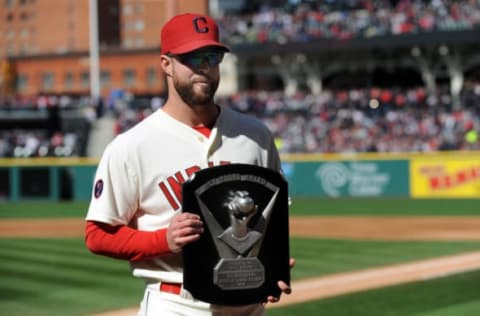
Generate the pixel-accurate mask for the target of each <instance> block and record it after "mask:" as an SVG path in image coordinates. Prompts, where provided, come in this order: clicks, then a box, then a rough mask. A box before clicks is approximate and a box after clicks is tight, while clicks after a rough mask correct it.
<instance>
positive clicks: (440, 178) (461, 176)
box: [410, 155, 480, 198]
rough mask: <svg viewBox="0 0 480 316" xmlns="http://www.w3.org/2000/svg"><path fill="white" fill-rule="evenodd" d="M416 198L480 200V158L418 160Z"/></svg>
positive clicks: (413, 164)
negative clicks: (479, 198)
mask: <svg viewBox="0 0 480 316" xmlns="http://www.w3.org/2000/svg"><path fill="white" fill-rule="evenodd" d="M410 172H411V179H412V184H411V190H412V192H411V193H412V197H419V198H427V197H428V198H434V197H440V198H443V197H450V198H478V197H480V157H478V156H474V155H472V156H471V157H466V156H462V157H442V158H441V159H431V158H414V159H412V161H411V169H410Z"/></svg>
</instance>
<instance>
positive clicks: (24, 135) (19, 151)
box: [0, 96, 97, 158]
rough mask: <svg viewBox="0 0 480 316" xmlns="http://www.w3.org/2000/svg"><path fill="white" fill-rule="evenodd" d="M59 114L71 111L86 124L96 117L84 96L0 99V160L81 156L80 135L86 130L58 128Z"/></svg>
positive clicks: (60, 126) (83, 141)
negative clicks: (0, 158) (4, 158)
mask: <svg viewBox="0 0 480 316" xmlns="http://www.w3.org/2000/svg"><path fill="white" fill-rule="evenodd" d="M62 111H71V112H72V113H74V114H73V116H78V117H79V120H85V121H86V122H90V123H91V122H93V121H94V120H95V119H96V115H97V114H96V108H95V107H94V106H92V104H91V102H90V101H89V98H88V97H80V98H71V97H69V96H35V97H23V98H20V97H16V98H10V99H4V100H0V120H1V122H2V123H1V125H2V126H0V157H15V158H26V157H71V156H82V155H84V153H85V148H84V147H85V140H84V139H82V136H85V134H86V133H88V131H86V130H84V129H83V130H81V131H79V130H75V128H73V127H72V126H67V127H62V125H65V124H62V122H61V117H60V112H62ZM78 113H80V114H78ZM70 116H72V115H70ZM6 126H7V127H6ZM82 126H88V123H87V124H84V125H82Z"/></svg>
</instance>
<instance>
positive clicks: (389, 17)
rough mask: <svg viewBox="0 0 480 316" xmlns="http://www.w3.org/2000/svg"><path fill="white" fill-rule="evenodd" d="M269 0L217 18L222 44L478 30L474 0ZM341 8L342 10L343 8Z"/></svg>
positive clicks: (479, 8)
mask: <svg viewBox="0 0 480 316" xmlns="http://www.w3.org/2000/svg"><path fill="white" fill-rule="evenodd" d="M284 2H285V4H284V5H281V6H280V5H278V1H276V5H275V6H274V5H271V4H269V2H268V1H267V2H266V3H265V4H263V5H262V6H260V8H255V11H253V12H244V13H240V14H224V15H223V16H221V17H219V24H220V28H221V30H222V33H221V35H222V37H223V38H224V41H225V42H227V43H229V44H230V45H234V44H245V43H265V42H275V43H279V44H285V43H287V42H306V41H311V40H315V39H350V38H357V37H361V38H363V37H366V38H369V37H375V36H385V35H399V34H412V33H421V32H431V31H453V30H470V29H473V28H474V27H478V26H479V25H480V1H478V0H459V1H450V0H431V1H424V0H396V1H393V0H391V1H389V0H383V1H375V0H351V1H300V0H298V1H284ZM342 3H343V5H341V4H342Z"/></svg>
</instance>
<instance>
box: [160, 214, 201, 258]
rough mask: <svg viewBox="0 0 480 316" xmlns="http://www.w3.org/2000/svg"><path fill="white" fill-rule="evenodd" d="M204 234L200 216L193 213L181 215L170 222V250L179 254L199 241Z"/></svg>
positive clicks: (168, 236) (168, 239)
mask: <svg viewBox="0 0 480 316" xmlns="http://www.w3.org/2000/svg"><path fill="white" fill-rule="evenodd" d="M202 233H203V222H202V221H201V220H200V216H198V215H196V214H193V213H180V214H178V215H175V216H174V217H173V218H172V220H171V221H170V225H169V226H168V229H167V242H168V246H169V247H170V250H171V251H172V252H174V253H178V252H180V251H181V250H182V247H183V246H185V245H186V244H188V243H191V242H194V241H197V240H198V239H199V238H200V234H202Z"/></svg>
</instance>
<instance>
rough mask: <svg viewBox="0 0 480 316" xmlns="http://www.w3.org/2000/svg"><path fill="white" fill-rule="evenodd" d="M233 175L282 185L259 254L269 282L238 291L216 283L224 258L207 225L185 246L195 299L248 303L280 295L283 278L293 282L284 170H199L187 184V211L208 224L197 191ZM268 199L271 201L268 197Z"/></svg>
mask: <svg viewBox="0 0 480 316" xmlns="http://www.w3.org/2000/svg"><path fill="white" fill-rule="evenodd" d="M230 174H240V175H255V176H258V177H261V178H263V179H265V180H266V181H267V182H270V183H273V184H275V186H277V187H278V188H279V193H278V196H277V198H276V200H275V203H274V206H273V212H272V214H271V217H270V219H269V221H268V224H267V228H266V231H265V235H264V238H263V241H262V245H261V248H260V251H259V253H258V255H257V258H258V259H259V260H260V262H261V263H262V264H263V266H264V269H265V282H264V283H263V284H262V285H260V286H259V287H258V288H249V289H234V290H222V289H220V288H219V287H218V286H217V285H216V284H214V283H213V269H214V267H215V265H216V264H217V263H218V262H219V260H220V259H221V258H220V255H219V253H218V251H217V249H216V247H215V246H214V241H213V239H212V237H211V234H210V233H209V232H208V231H207V229H208V227H205V232H204V233H203V234H202V236H201V238H200V240H198V241H197V242H194V243H191V244H189V245H186V246H185V247H184V248H183V251H182V256H183V263H184V271H183V283H184V287H185V289H187V290H188V291H189V292H190V293H191V294H192V296H193V297H194V298H196V299H198V300H201V301H205V302H208V303H211V304H216V305H233V306H236V305H247V304H254V303H259V302H262V301H265V300H266V298H267V297H268V296H270V295H272V296H276V297H279V296H280V295H281V291H280V289H279V288H278V284H277V282H278V281H279V280H282V281H284V282H286V283H287V284H290V267H289V260H290V251H289V249H290V246H289V222H288V183H287V182H286V181H285V179H284V177H283V176H282V175H281V174H280V173H278V172H276V171H274V170H271V169H267V168H263V167H259V166H255V165H248V164H229V165H222V166H216V167H212V168H208V169H202V170H200V171H198V172H196V173H195V175H194V177H193V178H192V179H191V180H189V181H187V182H185V183H184V184H183V189H182V198H183V202H182V203H183V211H188V212H192V213H196V214H198V215H200V216H201V217H202V220H203V222H204V225H205V226H206V221H205V218H204V217H203V215H202V212H201V211H200V207H199V205H198V202H197V197H196V196H195V191H196V190H197V189H198V188H199V187H201V186H202V185H203V184H204V183H205V182H207V181H209V180H211V179H214V178H217V177H221V176H224V175H230ZM232 184H234V185H236V186H237V187H240V188H241V187H242V186H252V183H251V182H249V181H233V182H232ZM253 186H255V184H253ZM210 198H211V197H210ZM218 198H220V197H218ZM266 199H267V200H268V197H266ZM224 225H225V224H224Z"/></svg>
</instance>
